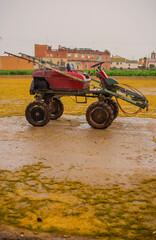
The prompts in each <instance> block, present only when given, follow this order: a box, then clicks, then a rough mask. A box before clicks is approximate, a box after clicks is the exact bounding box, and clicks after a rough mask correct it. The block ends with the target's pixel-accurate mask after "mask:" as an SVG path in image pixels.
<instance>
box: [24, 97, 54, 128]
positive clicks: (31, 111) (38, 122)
mask: <svg viewBox="0 0 156 240" xmlns="http://www.w3.org/2000/svg"><path fill="white" fill-rule="evenodd" d="M25 116H26V119H27V121H28V122H29V123H30V124H31V125H33V126H38V127H40V126H45V125H46V124H47V123H48V122H49V120H50V109H49V106H48V105H46V104H45V103H44V102H41V101H38V100H36V101H33V102H31V103H29V104H28V106H27V107H26V109H25Z"/></svg>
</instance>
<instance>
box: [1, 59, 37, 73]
mask: <svg viewBox="0 0 156 240" xmlns="http://www.w3.org/2000/svg"><path fill="white" fill-rule="evenodd" d="M33 69H34V65H33V63H32V62H30V63H28V62H27V61H25V60H23V59H20V58H16V57H11V56H1V57H0V70H33Z"/></svg>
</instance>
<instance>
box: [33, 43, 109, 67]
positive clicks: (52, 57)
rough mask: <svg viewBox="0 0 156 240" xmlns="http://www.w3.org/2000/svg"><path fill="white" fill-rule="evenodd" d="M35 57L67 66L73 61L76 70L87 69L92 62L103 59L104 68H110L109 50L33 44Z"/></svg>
mask: <svg viewBox="0 0 156 240" xmlns="http://www.w3.org/2000/svg"><path fill="white" fill-rule="evenodd" d="M35 57H38V58H42V59H43V60H47V61H51V62H52V63H54V64H57V65H59V66H62V67H64V66H67V63H68V62H70V63H73V65H74V67H75V69H76V70H79V69H82V70H83V69H86V70H89V69H90V67H91V66H92V65H93V64H96V63H98V62H101V61H104V62H106V63H104V64H103V67H104V68H105V69H108V70H109V69H110V52H109V51H107V50H105V51H99V50H92V49H89V48H74V49H71V48H66V47H62V46H60V45H59V47H58V49H52V47H51V46H48V45H39V44H35Z"/></svg>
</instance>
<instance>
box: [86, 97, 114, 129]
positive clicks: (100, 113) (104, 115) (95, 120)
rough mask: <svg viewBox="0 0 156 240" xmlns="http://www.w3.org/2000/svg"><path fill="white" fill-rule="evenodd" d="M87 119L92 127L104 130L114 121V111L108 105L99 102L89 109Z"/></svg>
mask: <svg viewBox="0 0 156 240" xmlns="http://www.w3.org/2000/svg"><path fill="white" fill-rule="evenodd" d="M86 119H87V122H88V123H89V125H90V126H91V127H93V128H99V129H104V128H107V127H109V126H110V125H111V123H112V121H113V119H114V115H113V110H112V108H111V107H110V106H109V105H108V104H107V103H104V102H101V101H98V102H95V103H92V104H91V105H90V106H89V107H88V108H87V111H86Z"/></svg>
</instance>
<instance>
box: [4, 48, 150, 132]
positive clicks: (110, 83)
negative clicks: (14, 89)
mask: <svg viewBox="0 0 156 240" xmlns="http://www.w3.org/2000/svg"><path fill="white" fill-rule="evenodd" d="M7 54H9V55H13V54H11V53H7ZM21 55H22V56H17V55H13V56H16V57H19V58H22V59H25V60H27V61H33V62H34V63H36V64H38V65H39V66H41V69H37V70H35V71H34V72H33V75H32V76H33V81H32V83H31V87H30V94H32V95H35V99H36V100H35V101H33V102H31V103H29V104H28V106H27V107H26V110H25V116H26V119H27V121H28V122H29V123H30V124H31V125H33V126H44V125H46V124H47V123H48V122H49V120H54V119H58V118H59V117H61V115H62V114H63V111H64V106H63V103H62V101H61V100H60V99H61V97H63V96H75V97H76V98H77V97H78V96H81V97H84V98H85V101H86V102H87V99H88V98H90V97H91V98H97V100H98V101H96V102H94V103H92V104H91V105H90V106H89V107H88V108H87V110H86V120H87V122H88V123H89V124H90V126H92V127H93V128H99V129H104V128H107V127H109V126H110V125H111V124H112V122H113V120H114V119H115V118H116V117H117V115H118V112H119V107H118V104H117V102H118V101H117V102H116V101H114V100H113V99H112V97H113V96H114V97H115V98H116V100H117V99H118V98H120V99H122V100H125V101H127V102H129V103H131V104H133V105H136V106H138V107H139V108H140V109H144V108H147V109H148V101H147V99H146V98H145V97H144V96H143V94H142V93H141V92H140V91H138V90H137V89H134V88H133V87H130V89H131V90H128V89H125V88H123V87H121V86H119V83H118V82H117V81H116V80H115V79H113V78H108V76H107V75H106V73H105V72H104V70H103V69H102V64H103V63H104V62H99V63H97V64H95V65H93V66H92V67H94V68H95V67H96V68H97V69H96V71H97V77H98V78H99V80H97V79H93V78H91V77H90V76H89V75H88V74H87V73H85V72H83V71H76V70H75V69H74V66H73V64H71V63H68V64H67V69H66V71H60V70H58V67H57V66H54V67H51V66H50V67H47V64H49V65H54V64H52V63H50V62H47V61H42V60H40V59H38V58H35V57H32V56H29V55H26V54H23V53H21ZM93 81H94V82H96V83H98V85H95V84H93ZM90 86H93V88H90Z"/></svg>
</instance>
